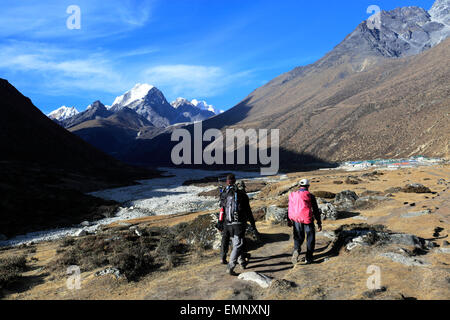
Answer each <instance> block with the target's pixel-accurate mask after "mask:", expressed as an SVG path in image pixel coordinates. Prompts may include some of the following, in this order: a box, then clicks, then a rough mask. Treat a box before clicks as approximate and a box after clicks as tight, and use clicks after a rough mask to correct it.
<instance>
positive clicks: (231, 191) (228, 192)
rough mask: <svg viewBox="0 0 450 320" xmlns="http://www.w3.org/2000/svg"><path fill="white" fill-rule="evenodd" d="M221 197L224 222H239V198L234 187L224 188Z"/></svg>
mask: <svg viewBox="0 0 450 320" xmlns="http://www.w3.org/2000/svg"><path fill="white" fill-rule="evenodd" d="M222 197H224V198H223V199H224V209H225V212H224V213H225V220H226V221H227V222H228V223H234V222H240V221H241V219H240V218H241V217H240V210H239V209H240V207H239V198H240V197H239V192H238V190H237V188H236V186H228V187H227V188H225V190H224V191H223V193H222Z"/></svg>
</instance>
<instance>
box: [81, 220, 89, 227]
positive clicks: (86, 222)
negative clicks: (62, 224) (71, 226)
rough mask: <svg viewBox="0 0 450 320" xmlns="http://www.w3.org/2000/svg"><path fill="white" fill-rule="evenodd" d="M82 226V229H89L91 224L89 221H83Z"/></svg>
mask: <svg viewBox="0 0 450 320" xmlns="http://www.w3.org/2000/svg"><path fill="white" fill-rule="evenodd" d="M80 225H81V226H82V227H89V225H90V223H89V221H83V222H82V223H80Z"/></svg>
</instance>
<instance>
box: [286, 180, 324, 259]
mask: <svg viewBox="0 0 450 320" xmlns="http://www.w3.org/2000/svg"><path fill="white" fill-rule="evenodd" d="M308 189H309V180H308V179H303V180H301V181H300V189H299V190H298V191H294V192H291V193H290V194H289V209H288V217H289V218H288V219H289V220H288V222H289V224H290V225H292V224H293V233H294V252H293V254H292V263H293V264H296V263H297V261H298V256H299V254H300V250H301V246H302V244H303V241H305V232H306V236H307V249H306V257H305V262H306V263H307V264H309V263H312V262H313V253H314V247H315V245H316V231H315V228H314V219H315V220H316V221H317V227H318V229H319V231H322V221H321V217H320V214H321V212H320V209H319V206H318V205H317V200H316V197H315V196H314V195H313V194H312V193H310V192H309V191H308Z"/></svg>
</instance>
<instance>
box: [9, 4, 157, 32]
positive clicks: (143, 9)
mask: <svg viewBox="0 0 450 320" xmlns="http://www.w3.org/2000/svg"><path fill="white" fill-rule="evenodd" d="M154 1H155V0H142V1H131V0H109V1H89V0H77V1H75V2H74V3H73V4H76V5H77V6H79V7H80V10H81V29H80V30H76V31H74V30H68V29H67V27H66V20H67V18H68V17H69V16H70V14H68V13H67V12H66V9H67V7H68V6H69V4H70V3H68V2H65V1H56V0H53V1H37V0H29V1H15V2H10V3H8V5H6V6H2V10H1V11H0V37H3V38H6V37H20V38H21V39H44V38H45V39H53V38H61V37H70V39H71V40H87V39H95V38H105V37H108V36H112V35H118V34H122V33H126V32H128V31H130V30H132V29H135V28H139V27H142V26H143V25H145V24H146V23H147V22H149V21H150V19H151V16H152V8H153V4H154Z"/></svg>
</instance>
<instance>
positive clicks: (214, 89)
mask: <svg viewBox="0 0 450 320" xmlns="http://www.w3.org/2000/svg"><path fill="white" fill-rule="evenodd" d="M249 74H250V71H244V72H239V73H229V72H226V71H225V70H224V69H223V68H221V67H217V66H201V65H185V64H174V65H159V66H154V67H151V68H148V69H147V70H145V71H144V74H143V77H144V79H145V81H146V82H148V83H152V84H154V85H155V86H157V87H158V86H159V87H166V88H168V90H170V92H168V94H170V95H173V96H180V95H181V96H200V97H207V96H214V95H217V94H218V93H221V92H223V91H224V90H226V88H227V87H228V86H230V85H231V84H233V82H235V81H238V80H240V79H241V80H242V79H245V78H246V77H248V76H249Z"/></svg>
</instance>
